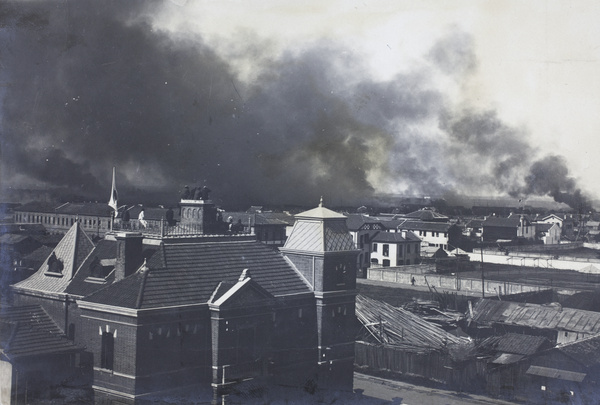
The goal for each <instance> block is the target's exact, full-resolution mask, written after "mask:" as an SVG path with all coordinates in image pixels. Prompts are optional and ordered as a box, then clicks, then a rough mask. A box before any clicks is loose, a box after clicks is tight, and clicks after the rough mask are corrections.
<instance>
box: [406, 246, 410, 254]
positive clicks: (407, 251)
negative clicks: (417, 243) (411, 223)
mask: <svg viewBox="0 0 600 405" xmlns="http://www.w3.org/2000/svg"><path fill="white" fill-rule="evenodd" d="M406 253H407V254H408V253H410V245H406Z"/></svg>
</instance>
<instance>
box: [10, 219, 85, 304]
mask: <svg viewBox="0 0 600 405" xmlns="http://www.w3.org/2000/svg"><path fill="white" fill-rule="evenodd" d="M93 248H94V244H93V243H92V241H91V239H90V238H89V237H88V236H87V235H86V233H85V232H84V231H83V230H82V229H81V228H80V226H79V224H78V223H75V224H74V225H73V226H72V227H71V229H69V231H68V232H67V233H66V234H65V236H64V237H63V239H62V240H61V241H60V242H59V243H58V245H56V248H54V250H53V252H54V253H55V255H56V258H57V259H58V260H60V261H62V264H63V269H62V271H61V273H60V274H57V273H50V272H48V267H49V266H48V261H47V260H45V261H44V263H43V264H42V266H41V267H40V268H39V269H38V271H37V272H35V273H34V274H33V275H31V277H29V278H27V279H25V280H23V281H21V282H19V283H17V284H15V286H14V287H15V288H16V289H26V290H36V291H45V292H55V293H62V292H64V291H65V289H66V288H67V286H68V285H69V282H70V280H71V278H73V275H74V274H75V272H76V271H77V269H78V268H79V266H81V264H82V263H83V261H84V259H85V258H86V257H87V256H88V255H89V254H90V252H91V251H92V249H93Z"/></svg>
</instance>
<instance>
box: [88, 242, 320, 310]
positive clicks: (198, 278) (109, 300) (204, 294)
mask: <svg viewBox="0 0 600 405" xmlns="http://www.w3.org/2000/svg"><path fill="white" fill-rule="evenodd" d="M147 268H148V269H147V270H145V271H138V272H136V273H134V274H132V275H131V276H129V277H126V278H125V279H123V280H121V281H118V282H116V283H113V284H112V285H110V286H108V287H105V288H102V289H100V290H99V291H97V292H96V293H93V294H91V295H90V296H88V297H86V298H84V299H82V300H81V302H90V303H98V304H106V305H113V306H121V307H125V308H131V309H144V308H160V307H168V306H177V305H193V304H205V303H208V301H209V299H210V298H211V296H212V294H213V292H214V291H215V288H217V286H218V285H219V283H221V282H225V283H233V284H235V283H236V282H237V280H238V279H239V277H240V273H241V272H242V270H244V269H249V270H250V272H251V273H252V279H253V280H254V281H255V282H256V283H258V284H259V285H260V286H261V287H262V288H264V289H265V290H266V291H268V292H269V294H272V295H273V296H283V295H288V294H298V293H308V292H310V291H311V290H310V288H309V286H308V284H306V283H305V281H304V280H303V278H302V277H301V275H300V274H299V273H298V272H297V271H296V270H295V269H294V268H293V267H292V265H291V264H290V263H289V262H288V261H287V260H286V259H285V258H284V257H283V256H282V255H281V254H280V253H279V252H276V251H274V250H273V249H271V248H269V247H268V246H266V245H264V244H262V243H260V242H257V241H252V240H247V239H243V240H233V241H212V242H202V241H200V242H197V243H173V244H164V245H162V246H161V247H160V248H159V250H158V251H157V252H156V253H155V254H154V255H152V257H151V258H150V260H149V261H148V262H147ZM233 284H232V285H233Z"/></svg>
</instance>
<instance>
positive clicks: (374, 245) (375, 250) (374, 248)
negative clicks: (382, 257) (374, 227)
mask: <svg viewBox="0 0 600 405" xmlns="http://www.w3.org/2000/svg"><path fill="white" fill-rule="evenodd" d="M373 252H377V243H373Z"/></svg>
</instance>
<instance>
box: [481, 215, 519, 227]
mask: <svg viewBox="0 0 600 405" xmlns="http://www.w3.org/2000/svg"><path fill="white" fill-rule="evenodd" d="M520 222H521V219H520V218H519V217H510V218H498V217H489V218H486V219H485V220H484V221H483V222H482V223H481V226H483V227H486V226H493V227H500V228H517V227H519V225H520Z"/></svg>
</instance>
